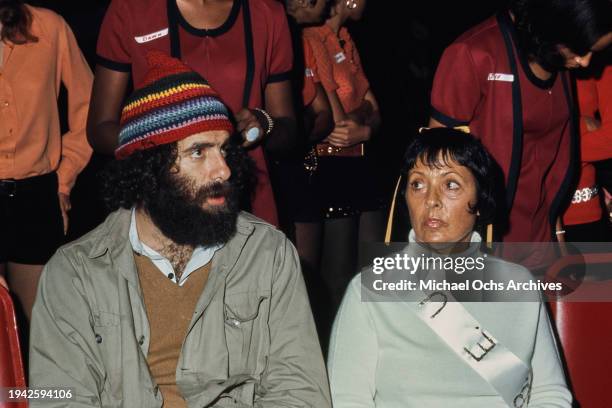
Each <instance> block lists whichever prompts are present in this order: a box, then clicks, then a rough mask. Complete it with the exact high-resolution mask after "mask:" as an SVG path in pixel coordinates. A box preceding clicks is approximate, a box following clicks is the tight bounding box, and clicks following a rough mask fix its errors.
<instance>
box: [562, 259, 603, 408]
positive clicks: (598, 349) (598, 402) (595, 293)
mask: <svg viewBox="0 0 612 408" xmlns="http://www.w3.org/2000/svg"><path fill="white" fill-rule="evenodd" d="M567 258H569V262H568V259H567ZM572 258H574V259H572ZM578 262H584V263H585V264H586V265H587V266H588V267H589V269H590V267H592V266H597V269H599V270H605V271H606V272H605V273H604V275H607V276H603V277H602V278H603V279H602V280H585V281H583V282H582V283H581V284H580V285H579V286H578V287H577V289H576V291H575V292H574V293H573V294H572V295H570V296H568V298H566V299H560V300H558V301H555V302H551V303H550V305H551V310H552V312H553V318H554V322H555V325H556V327H557V332H558V334H559V340H560V342H561V348H562V350H563V355H564V357H565V361H566V364H567V369H568V371H569V372H568V376H569V382H570V385H571V388H572V392H573V394H574V398H575V399H576V401H577V402H578V406H579V407H580V408H609V407H612V371H611V369H610V367H612V352H611V349H612V303H610V302H604V301H588V299H595V300H604V299H611V298H612V280H610V279H609V275H610V272H612V254H585V255H582V256H577V257H571V256H570V257H565V258H564V259H562V260H560V263H561V264H562V266H561V267H557V268H555V269H556V272H553V275H555V274H556V273H557V272H558V273H562V272H563V269H565V268H566V267H571V266H575V265H577V264H578ZM553 268H554V266H553ZM589 275H590V273H589V274H587V278H589V277H590V278H593V276H589ZM606 277H607V278H608V279H605V278H606ZM572 298H573V299H574V300H575V301H569V300H571V299H572ZM578 298H579V299H580V301H578Z"/></svg>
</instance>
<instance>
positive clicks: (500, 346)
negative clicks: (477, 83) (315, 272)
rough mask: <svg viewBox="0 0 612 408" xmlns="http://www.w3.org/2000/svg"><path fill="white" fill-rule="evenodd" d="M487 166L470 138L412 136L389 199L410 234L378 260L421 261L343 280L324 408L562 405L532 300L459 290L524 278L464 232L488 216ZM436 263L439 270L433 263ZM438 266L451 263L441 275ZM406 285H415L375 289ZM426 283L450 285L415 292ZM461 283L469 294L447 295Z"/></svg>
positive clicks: (554, 358) (560, 385) (559, 382)
mask: <svg viewBox="0 0 612 408" xmlns="http://www.w3.org/2000/svg"><path fill="white" fill-rule="evenodd" d="M492 166H493V163H492V159H491V157H490V155H489V154H488V153H487V151H486V150H485V149H484V147H483V146H482V144H481V143H480V142H479V141H477V140H476V139H475V138H474V137H473V136H471V135H469V134H466V133H463V132H461V131H458V130H454V129H431V130H424V131H422V132H421V133H420V134H418V135H416V137H415V140H414V142H413V143H412V144H411V145H410V147H409V148H408V151H407V153H406V156H405V159H404V167H403V170H402V178H403V180H404V182H403V186H404V187H403V188H402V190H403V191H402V194H401V196H398V200H400V201H404V202H405V205H406V207H407V209H408V215H409V217H410V220H411V224H412V227H413V229H412V231H410V234H409V236H408V240H409V243H408V245H407V246H406V247H405V248H403V249H402V250H401V251H400V252H399V253H397V254H394V255H392V256H388V257H386V258H383V259H384V261H385V262H384V264H387V262H386V261H387V260H393V259H395V255H399V256H401V257H403V259H412V260H413V261H414V260H420V261H421V262H422V264H420V265H421V266H417V267H416V268H415V269H412V270H407V269H403V270H401V268H400V267H397V268H395V269H393V268H390V269H388V270H387V271H377V270H376V269H375V268H376V267H377V265H378V266H380V263H377V262H376V259H378V258H376V259H374V263H373V265H372V267H370V268H368V269H366V270H364V271H363V272H362V273H361V274H360V276H358V277H356V278H355V279H353V281H352V282H351V284H350V286H349V288H348V290H347V292H346V294H345V297H344V300H343V302H342V305H341V307H340V310H339V312H338V315H337V317H336V321H335V323H334V329H333V332H332V338H331V344H330V350H329V359H328V369H329V378H330V386H331V392H332V402H333V405H334V407H335V408H344V407H351V408H354V407H364V408H365V407H377V408H385V407H399V406H401V407H451V406H452V407H457V408H459V407H465V408H467V407H470V408H478V407H482V408H485V407H486V408H490V407H508V406H510V407H515V408H526V407H530V408H535V407H552V406H554V407H559V408H561V407H564V408H569V407H570V406H571V402H572V398H571V395H570V393H569V391H568V389H567V386H566V383H565V379H564V374H563V369H562V364H561V360H560V357H559V354H558V351H557V348H556V345H555V341H554V337H553V333H552V330H551V327H550V322H549V319H548V315H547V312H546V309H545V307H544V305H543V304H542V302H541V301H540V298H539V294H538V293H536V294H534V295H531V296H532V297H527V298H525V297H523V296H524V295H523V294H520V295H518V294H513V293H510V294H509V293H508V292H503V291H502V292H501V293H500V294H497V293H489V292H487V291H484V290H483V291H480V290H479V289H478V287H477V286H471V285H473V284H471V283H470V282H477V281H480V282H493V283H496V284H499V283H502V282H508V281H509V280H514V281H525V280H528V279H529V272H528V271H526V270H525V268H523V267H521V266H519V265H516V264H512V263H509V262H505V261H503V260H501V259H498V258H495V257H492V256H487V255H484V254H483V253H482V252H481V251H480V244H481V238H480V235H479V234H478V233H477V232H476V231H475V230H474V228H475V226H476V225H478V224H486V223H488V222H489V221H490V220H491V219H492V218H493V216H494V212H495V202H494V198H493V197H494V195H493V191H494V187H495V186H494V185H493V183H494V182H493V180H492V179H491V178H490V177H489V176H488V175H489V174H490V172H491V171H493V168H492ZM406 207H404V208H406ZM440 258H442V259H443V260H444V267H440V266H435V265H438V264H440V263H439V262H436V260H439V259H440ZM449 260H450V261H451V262H450V264H451V265H453V264H454V265H455V266H454V267H453V266H450V267H448V269H447V266H446V265H447V263H448V262H449ZM469 261H471V262H469ZM460 262H461V263H460ZM409 263H410V264H412V262H409ZM469 264H471V265H473V266H474V268H471V267H468V265H469ZM480 264H481V265H482V267H478V265H480ZM425 265H427V266H425ZM429 265H433V266H429ZM460 268H463V269H460ZM406 281H408V282H409V283H414V284H415V287H414V288H412V289H406V290H404V291H401V290H398V289H397V287H399V286H395V288H391V287H390V286H387V288H388V289H385V286H383V284H384V283H388V284H390V283H393V284H396V285H397V284H402V283H403V282H406ZM427 282H430V283H431V282H433V283H435V282H444V283H445V284H448V285H449V286H451V289H447V288H441V289H433V290H432V289H430V288H427V287H421V286H420V283H427ZM466 282H467V285H470V288H472V289H474V290H471V291H470V290H467V289H461V286H457V287H456V288H452V284H456V285H460V284H462V283H464V284H465V283H466ZM491 292H495V291H493V290H492V291H491ZM519 296H520V297H521V299H522V300H523V301H520V302H519V301H516V300H517V299H518V298H519ZM527 296H529V295H527ZM493 299H495V300H496V301H492V300H493Z"/></svg>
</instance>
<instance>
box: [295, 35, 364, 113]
mask: <svg viewBox="0 0 612 408" xmlns="http://www.w3.org/2000/svg"><path fill="white" fill-rule="evenodd" d="M304 36H305V38H306V40H307V41H308V42H309V44H310V46H311V48H312V51H313V54H314V57H315V60H316V62H317V68H318V74H319V77H320V79H321V84H322V85H323V87H324V88H325V90H326V91H327V92H331V91H334V90H335V91H336V93H337V94H338V98H339V99H340V102H341V103H342V107H343V108H344V111H345V112H346V113H349V112H352V111H354V110H355V109H358V108H359V107H360V106H361V104H362V103H363V101H364V98H365V95H366V93H367V92H368V90H369V89H370V83H369V82H368V79H367V78H366V76H365V73H364V72H363V68H362V67H361V59H360V58H359V52H358V51H357V48H356V47H355V43H354V42H353V39H352V38H351V35H350V34H349V32H348V30H347V29H346V28H345V27H342V28H341V29H340V31H339V33H338V36H336V34H335V33H334V32H333V31H332V29H331V28H330V27H329V26H328V25H327V24H323V25H322V26H319V27H309V28H307V29H305V30H304ZM340 41H342V42H344V47H342V46H341V45H340Z"/></svg>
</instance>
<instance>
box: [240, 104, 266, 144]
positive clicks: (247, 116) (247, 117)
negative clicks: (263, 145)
mask: <svg viewBox="0 0 612 408" xmlns="http://www.w3.org/2000/svg"><path fill="white" fill-rule="evenodd" d="M235 118H236V122H237V123H236V130H237V131H238V132H239V133H241V134H242V138H243V139H244V143H242V147H244V148H247V147H250V146H252V145H254V144H255V143H258V142H260V141H261V139H262V138H263V136H264V129H263V127H262V126H261V123H259V120H258V119H257V116H255V114H254V113H253V112H252V111H251V110H250V109H241V110H240V111H239V112H238V113H236V115H235ZM251 128H257V129H259V136H258V137H257V139H255V140H253V141H249V140H247V138H246V133H247V132H248V131H249V129H251Z"/></svg>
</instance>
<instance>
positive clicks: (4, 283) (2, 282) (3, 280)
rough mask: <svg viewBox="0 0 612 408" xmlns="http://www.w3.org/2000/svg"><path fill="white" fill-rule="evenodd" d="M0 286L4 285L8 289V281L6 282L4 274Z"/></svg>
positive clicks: (0, 278) (0, 279)
mask: <svg viewBox="0 0 612 408" xmlns="http://www.w3.org/2000/svg"><path fill="white" fill-rule="evenodd" d="M0 286H3V287H4V288H5V289H6V290H8V283H6V279H4V276H2V275H0Z"/></svg>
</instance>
